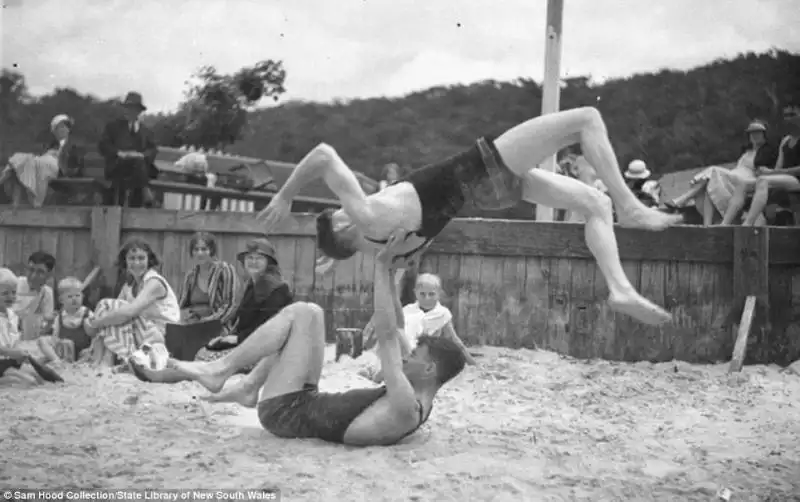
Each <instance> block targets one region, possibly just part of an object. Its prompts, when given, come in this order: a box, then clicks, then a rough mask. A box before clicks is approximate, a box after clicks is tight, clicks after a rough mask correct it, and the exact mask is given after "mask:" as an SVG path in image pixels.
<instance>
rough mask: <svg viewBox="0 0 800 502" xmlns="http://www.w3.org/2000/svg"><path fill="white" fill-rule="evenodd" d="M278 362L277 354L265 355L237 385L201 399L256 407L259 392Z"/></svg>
mask: <svg viewBox="0 0 800 502" xmlns="http://www.w3.org/2000/svg"><path fill="white" fill-rule="evenodd" d="M277 362H278V356H277V355H272V356H269V357H265V358H264V359H262V360H261V361H260V362H259V363H258V364H256V367H255V368H253V369H252V370H251V371H250V373H248V374H247V376H245V377H244V378H242V379H241V380H239V381H238V382H236V384H235V385H232V386H231V387H229V388H225V389H223V390H222V391H220V392H219V394H209V395H208V396H202V397H201V398H200V399H204V400H206V401H209V402H212V403H238V404H240V405H242V406H244V407H245V408H254V407H255V406H256V404H258V392H259V390H261V387H263V386H264V383H265V382H266V381H267V377H268V376H269V373H270V371H272V368H273V367H274V366H275V364H276V363H277Z"/></svg>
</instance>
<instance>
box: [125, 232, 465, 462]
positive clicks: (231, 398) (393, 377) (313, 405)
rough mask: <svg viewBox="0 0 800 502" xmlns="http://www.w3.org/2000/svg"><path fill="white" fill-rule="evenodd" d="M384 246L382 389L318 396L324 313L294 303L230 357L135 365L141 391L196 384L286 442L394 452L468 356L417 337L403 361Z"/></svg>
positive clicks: (378, 274) (379, 283)
mask: <svg viewBox="0 0 800 502" xmlns="http://www.w3.org/2000/svg"><path fill="white" fill-rule="evenodd" d="M396 240H400V239H395V238H394V236H393V237H391V238H389V239H388V244H387V246H386V249H385V252H381V253H378V255H377V260H376V261H377V263H376V267H375V299H374V309H375V333H376V336H377V338H378V354H379V356H380V359H381V365H382V367H383V368H384V374H385V377H386V378H385V380H386V384H385V385H384V386H381V387H376V388H360V389H352V390H348V391H345V392H337V393H330V392H321V391H320V390H319V381H320V377H321V373H322V367H323V362H324V357H325V322H324V313H323V310H322V308H320V307H319V306H318V305H315V304H313V303H304V302H298V303H294V304H292V305H290V306H288V307H286V308H285V309H283V310H282V311H281V312H280V313H279V314H278V315H276V316H275V317H273V318H272V319H270V320H269V321H267V322H266V323H265V324H264V325H262V326H261V327H259V328H258V329H257V330H256V332H255V333H253V335H252V336H251V337H250V338H248V339H247V340H245V342H244V343H242V344H241V345H239V346H238V347H237V348H236V349H235V350H234V351H233V352H231V353H230V355H229V356H228V357H225V358H223V359H219V360H217V361H212V362H206V363H201V362H189V363H186V362H181V361H175V360H170V361H169V363H168V368H167V369H166V370H163V371H153V370H150V369H148V368H146V367H143V366H139V365H136V364H135V363H134V364H133V369H134V373H135V374H136V376H137V377H138V378H140V379H142V380H145V381H154V382H158V381H167V380H170V381H177V380H180V379H183V380H193V381H196V382H198V383H200V384H201V385H203V386H204V387H205V388H206V389H208V390H209V391H211V392H212V393H213V394H212V395H211V396H206V397H205V399H207V400H209V401H212V402H236V403H239V404H241V405H243V406H247V407H256V406H257V409H258V417H259V420H260V421H261V425H262V426H263V427H264V428H265V429H266V430H267V431H268V432H270V433H272V434H274V435H275V436H278V437H282V438H318V439H322V440H325V441H329V442H334V443H343V444H348V445H353V446H381V445H391V444H395V443H397V442H398V441H400V440H401V439H403V438H405V437H406V436H409V435H410V434H413V433H414V432H415V431H416V430H417V429H419V428H420V427H421V426H422V425H423V424H424V423H425V422H426V421H427V419H428V417H429V416H430V414H431V409H432V407H433V400H434V398H435V396H436V394H437V392H438V391H439V389H440V388H441V387H442V386H443V385H445V384H446V383H447V382H449V381H450V380H451V379H452V378H454V377H456V376H457V375H458V374H459V373H461V371H462V370H463V368H464V355H463V354H462V352H461V350H460V349H459V348H458V346H456V345H455V344H454V343H453V342H452V341H451V340H449V339H447V338H443V337H439V338H434V337H424V336H423V337H420V339H419V341H418V345H417V348H416V349H414V351H413V352H412V353H411V354H410V355H409V356H408V357H407V358H406V359H405V361H404V360H403V357H402V354H401V349H400V343H399V338H400V337H401V336H402V334H401V333H402V330H403V314H402V311H401V309H400V303H399V301H398V299H397V290H396V288H395V287H394V285H393V283H392V277H391V275H392V270H391V262H392V257H393V256H394V255H395V254H396V253H397V251H395V250H394V249H393V248H392V246H393V245H394V243H395V241H396ZM253 364H256V367H255V368H254V369H253V371H251V372H250V373H249V375H247V376H246V377H245V378H243V379H241V380H240V381H239V382H236V384H235V385H233V386H231V387H229V388H227V389H223V387H224V385H225V383H226V381H227V380H228V379H229V378H230V377H231V376H233V375H234V374H235V373H236V372H237V370H238V369H239V368H243V367H247V366H250V365H253Z"/></svg>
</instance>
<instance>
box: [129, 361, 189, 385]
mask: <svg viewBox="0 0 800 502" xmlns="http://www.w3.org/2000/svg"><path fill="white" fill-rule="evenodd" d="M130 365H131V370H132V371H133V374H134V375H135V376H136V378H138V379H139V380H141V381H142V382H149V383H178V382H187V381H190V380H191V378H189V377H187V376H186V375H184V374H183V373H181V372H179V371H177V370H175V369H172V368H165V369H163V370H153V369H150V368H148V367H146V366H142V365H140V364H136V363H135V362H133V361H131V363H130Z"/></svg>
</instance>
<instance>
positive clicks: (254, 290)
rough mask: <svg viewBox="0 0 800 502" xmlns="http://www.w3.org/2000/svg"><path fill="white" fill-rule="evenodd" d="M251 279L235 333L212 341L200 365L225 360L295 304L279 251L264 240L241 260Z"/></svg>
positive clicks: (253, 243)
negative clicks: (264, 326) (267, 323)
mask: <svg viewBox="0 0 800 502" xmlns="http://www.w3.org/2000/svg"><path fill="white" fill-rule="evenodd" d="M237 259H238V261H239V263H241V264H242V266H243V267H244V269H245V271H246V272H247V275H248V280H247V283H246V285H245V290H244V294H243V295H242V299H241V301H240V302H238V307H237V309H236V313H235V315H234V318H233V328H232V331H231V333H228V334H223V335H221V336H219V337H217V338H214V339H213V340H211V341H210V342H209V343H208V344H207V345H206V347H205V348H204V349H200V351H199V352H198V353H197V355H196V356H195V359H196V360H198V361H211V360H215V359H219V358H220V357H223V356H224V355H225V354H227V353H228V352H230V351H231V350H232V349H233V348H234V347H236V346H237V345H239V344H240V343H242V342H243V341H244V340H246V339H247V337H249V336H250V335H251V334H252V333H253V332H254V331H255V330H256V329H257V328H258V327H259V326H261V325H262V324H264V323H265V322H267V321H268V320H269V319H271V318H272V317H273V316H274V315H275V314H277V313H278V312H280V311H281V310H282V309H283V308H284V307H285V306H287V305H289V304H290V303H292V302H293V297H292V292H291V290H290V289H289V285H288V284H287V283H286V281H284V280H283V277H282V276H281V270H280V267H279V265H278V258H277V256H276V253H275V248H274V247H273V246H272V244H271V243H270V242H269V241H268V240H267V239H264V238H260V239H254V240H252V241H250V242H249V243H248V244H247V248H246V249H245V250H244V251H242V252H241V253H239V255H238V256H237Z"/></svg>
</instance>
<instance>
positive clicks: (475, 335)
mask: <svg viewBox="0 0 800 502" xmlns="http://www.w3.org/2000/svg"><path fill="white" fill-rule="evenodd" d="M459 276H460V277H461V285H460V287H459V290H458V305H459V321H460V322H459V327H458V334H459V336H460V337H461V339H462V340H464V343H466V344H467V345H484V344H485V342H486V333H481V332H480V331H479V330H478V309H479V308H480V304H481V257H479V256H463V257H462V258H461V270H460V272H459ZM468 340H469V341H468Z"/></svg>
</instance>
